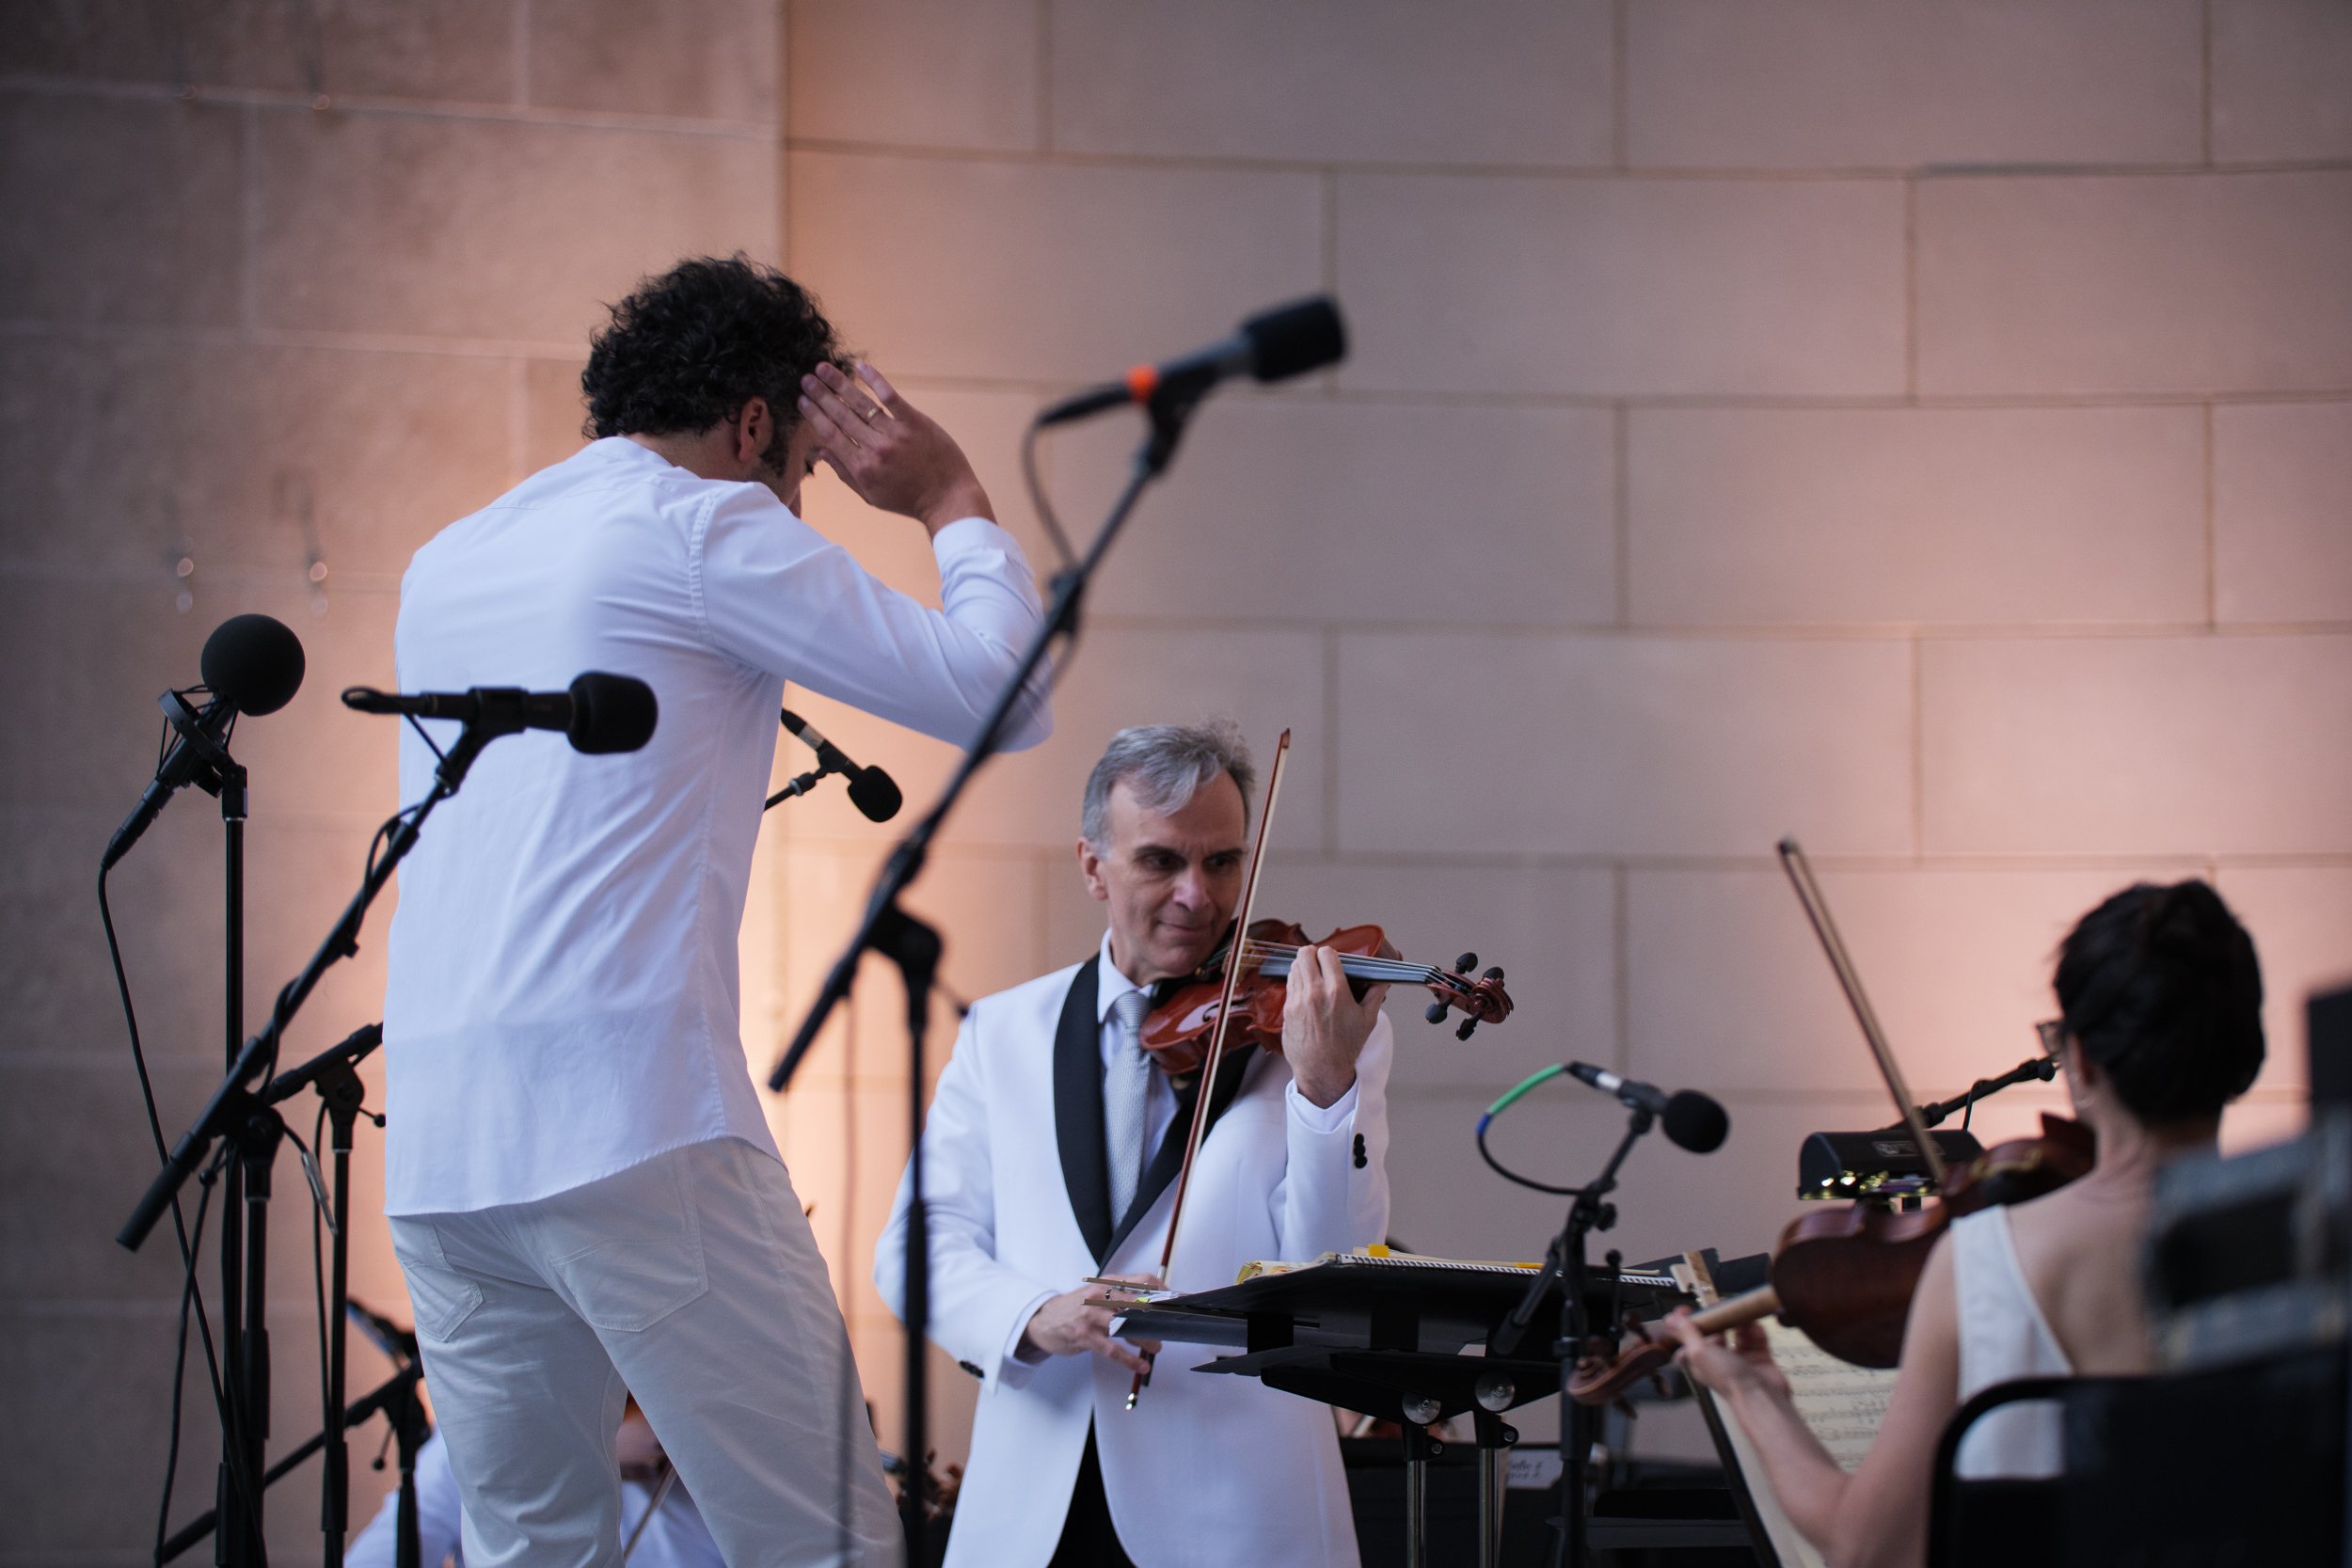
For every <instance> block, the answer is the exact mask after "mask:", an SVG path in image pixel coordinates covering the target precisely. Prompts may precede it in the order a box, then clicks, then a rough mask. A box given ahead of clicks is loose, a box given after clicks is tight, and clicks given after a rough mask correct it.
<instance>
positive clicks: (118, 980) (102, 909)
mask: <svg viewBox="0 0 2352 1568" xmlns="http://www.w3.org/2000/svg"><path fill="white" fill-rule="evenodd" d="M157 766H158V767H159V768H160V767H161V764H158V765H157ZM112 871H113V868H112V867H111V866H106V867H102V868H101V869H100V870H99V873H98V919H99V923H100V924H101V925H102V926H103V927H105V929H106V956H107V958H109V959H110V960H111V961H112V962H113V964H114V972H115V994H116V995H117V996H118V997H119V998H120V1000H121V1002H122V1022H123V1027H124V1029H125V1030H126V1031H128V1033H129V1035H130V1038H131V1063H132V1066H134V1067H135V1068H136V1069H138V1075H139V1100H140V1102H141V1104H142V1105H144V1106H145V1108H146V1111H147V1131H148V1134H149V1135H150V1136H151V1137H152V1138H153V1139H154V1142H155V1163H156V1164H159V1165H160V1164H164V1163H165V1162H166V1161H167V1160H168V1159H169V1157H170V1156H169V1152H168V1151H167V1149H166V1148H165V1146H164V1124H163V1121H162V1119H161V1118H160V1117H158V1116H157V1115H156V1113H155V1085H154V1082H153V1080H152V1079H151V1077H150V1076H149V1075H148V1070H147V1050H146V1047H145V1045H144V1044H143V1043H142V1042H141V1040H140V1038H139V1015H138V1009H137V1007H135V1006H134V1005H133V1004H132V1001H131V976H130V974H129V972H128V971H126V970H125V969H124V968H123V964H122V943H121V942H120V941H119V939H118V938H117V937H116V935H115V915H114V908H113V905H112V904H111V903H110V902H109V901H108V899H107V896H106V879H107V877H108V876H109V875H111V874H112ZM210 1197H211V1194H210V1192H209V1191H208V1192H207V1193H206V1194H205V1195H204V1199H205V1200H206V1201H209V1199H210ZM197 1214H198V1220H199V1223H198V1227H197V1230H196V1233H195V1234H194V1235H193V1236H191V1234H190V1232H189V1229H188V1225H187V1221H186V1219H185V1217H184V1216H183V1214H182V1212H181V1209H180V1199H179V1197H178V1196H177V1195H174V1196H173V1197H172V1200H171V1229H172V1234H173V1236H174V1237H175V1238H176V1239H177V1240H178V1242H179V1243H180V1267H181V1270H182V1272H183V1275H185V1278H186V1281H187V1284H186V1287H185V1289H183V1291H182V1294H181V1303H180V1316H181V1324H180V1354H181V1357H182V1368H183V1370H184V1367H185V1357H186V1354H187V1313H188V1307H189V1301H190V1292H191V1291H194V1305H195V1307H196V1328H197V1337H198V1339H199V1342H200V1343H201V1344H202V1345H203V1347H204V1373H205V1377H206V1380H207V1381H208V1382H209V1383H210V1384H211V1386H212V1390H213V1408H214V1410H215V1412H216V1413H217V1415H218V1416H219V1418H220V1423H221V1427H222V1430H223V1431H229V1430H232V1429H233V1428H235V1426H236V1425H237V1421H236V1418H235V1415H234V1413H233V1412H232V1411H231V1410H230V1403H229V1393H228V1389H227V1388H226V1387H225V1386H223V1385H222V1383H221V1377H220V1356H219V1354H218V1352H217V1351H215V1348H214V1345H213V1323H212V1317H211V1314H209V1313H207V1312H206V1311H205V1310H204V1296H203V1293H202V1292H201V1291H195V1288H194V1281H195V1278H196V1262H197V1257H198V1253H199V1248H200V1246H201V1243H202V1242H203V1227H202V1215H203V1205H202V1203H201V1202H199V1205H198V1209H197ZM180 1375H181V1373H180V1372H178V1371H175V1372H174V1373H173V1375H172V1385H171V1403H172V1436H171V1449H172V1463H173V1464H174V1465H177V1463H178V1458H179V1449H180V1417H179V1410H180ZM243 1463H244V1460H243V1458H242V1450H239V1453H238V1454H237V1455H233V1456H232V1457H231V1458H230V1464H231V1465H242V1464H243ZM170 1500H171V1478H170V1475H169V1474H168V1473H167V1474H166V1476H165V1480H164V1501H165V1505H166V1506H167V1507H168V1506H169V1505H170ZM159 1539H160V1537H159Z"/></svg>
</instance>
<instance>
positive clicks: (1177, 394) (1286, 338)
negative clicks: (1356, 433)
mask: <svg viewBox="0 0 2352 1568" xmlns="http://www.w3.org/2000/svg"><path fill="white" fill-rule="evenodd" d="M1346 356H1347V327H1346V325H1345V324H1344V323H1343V322H1342V321H1341V320H1340V308H1339V305H1338V303H1337V302H1336V301H1334V300H1333V299H1332V298H1331V297H1330V296H1329V295H1327V294H1318V295H1316V296H1315V297H1314V298H1312V299H1301V300H1295V301H1293V302H1292V303H1290V304H1288V305H1278V306H1276V307H1275V308H1274V309H1271V310H1262V311H1260V312H1259V313H1258V314H1257V315H1254V316H1252V317H1250V318H1249V319H1248V321H1246V322H1244V323H1242V324H1241V329H1240V330H1239V331H1237V332H1235V333H1234V334H1233V335H1232V337H1230V338H1227V339H1225V340H1224V341H1221V342H1215V343H1211V344H1210V345H1209V346H1208V347H1207V348H1204V349H1202V350H1200V352H1199V353H1198V354H1188V355H1186V356H1184V357H1183V358H1182V359H1170V360H1168V362H1167V363H1165V364H1159V365H1137V366H1136V368H1135V369H1133V370H1131V371H1129V372H1127V373H1126V374H1125V375H1124V376H1122V377H1121V378H1120V379H1119V380H1117V381H1112V382H1106V383H1104V385H1102V386H1100V387H1094V388H1089V389H1088V390H1086V391H1083V392H1077V393H1073V394H1072V395H1071V396H1069V397H1066V398H1064V399H1062V400H1061V401H1060V402H1059V403H1057V404H1052V405H1051V406H1049V407H1048V408H1047V409H1046V410H1045V412H1043V413H1042V414H1040V415H1039V416H1038V417H1037V422H1038V423H1039V424H1040V425H1052V424H1067V423H1068V422H1069V421H1070V420H1082V419H1084V418H1086V417H1087V416H1088V415H1089V414H1096V413H1100V412H1101V411H1102V410H1104V409H1105V408H1116V407H1118V406H1119V405H1120V404H1128V403H1150V402H1152V400H1153V399H1154V398H1167V399H1174V400H1179V401H1181V400H1184V399H1188V398H1197V397H1200V395H1201V394H1202V393H1204V392H1206V391H1208V390H1209V388H1212V387H1215V386H1216V384H1217V383H1218V382H1220V381H1225V380H1228V379H1230V378H1232V377H1233V376H1237V375H1249V376H1254V377H1256V378H1257V379H1258V380H1260V381H1288V380H1289V379H1290V378H1291V377H1292V376H1295V375H1304V374H1306V373H1307V372H1309V371H1319V370H1321V369H1322V368H1323V367H1324V366H1326V365H1330V364H1336V363H1338V362H1339V361H1340V360H1341V359H1343V358H1345V357H1346Z"/></svg>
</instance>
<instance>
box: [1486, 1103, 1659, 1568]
mask: <svg viewBox="0 0 2352 1568" xmlns="http://www.w3.org/2000/svg"><path fill="white" fill-rule="evenodd" d="M1654 1120H1655V1118H1654V1117H1652V1116H1651V1115H1650V1113H1649V1112H1647V1111H1645V1110H1644V1109H1642V1108H1641V1107H1640V1106H1638V1105H1637V1106H1634V1107H1633V1108H1632V1109H1631V1112H1630V1114H1629V1116H1628V1117H1627V1118H1626V1130H1625V1136H1624V1137H1622V1138H1620V1139H1618V1140H1617V1148H1616V1152H1614V1153H1613V1154H1611V1155H1610V1156H1609V1164H1607V1165H1605V1166H1603V1167H1602V1169H1601V1173H1600V1175H1599V1176H1598V1177H1597V1178H1595V1179H1594V1180H1593V1182H1592V1184H1591V1185H1589V1186H1584V1187H1579V1188H1577V1189H1576V1192H1575V1201H1574V1202H1573V1203H1571V1204H1570V1205H1569V1206H1568V1218H1567V1223H1566V1224H1565V1225H1564V1226H1562V1227H1561V1229H1560V1234H1559V1235H1557V1236H1554V1237H1553V1238H1552V1239H1551V1245H1550V1246H1549V1248H1547V1249H1546V1251H1545V1253H1544V1267H1543V1272H1542V1273H1540V1274H1538V1275H1536V1276H1535V1277H1534V1278H1533V1279H1531V1280H1529V1281H1528V1282H1527V1290H1526V1291H1525V1292H1524V1293H1522V1294H1521V1295H1520V1297H1519V1301H1518V1306H1516V1307H1512V1308H1511V1315H1510V1316H1509V1317H1507V1318H1505V1319H1504V1320H1503V1323H1502V1328H1501V1329H1500V1330H1499V1331H1498V1332H1497V1333H1496V1334H1495V1336H1494V1341H1493V1343H1492V1345H1491V1346H1490V1347H1489V1349H1490V1350H1491V1352H1492V1353H1493V1354H1497V1355H1508V1354H1511V1353H1512V1352H1513V1351H1515V1350H1517V1349H1518V1344H1519V1339H1520V1337H1521V1336H1522V1335H1524V1334H1525V1333H1526V1332H1527V1328H1528V1325H1529V1323H1531V1322H1533V1321H1534V1316H1535V1308H1536V1307H1538V1306H1540V1305H1541V1304H1542V1302H1543V1299H1544V1295H1545V1292H1546V1291H1549V1290H1550V1289H1551V1286H1552V1283H1553V1281H1555V1280H1557V1281H1560V1282H1561V1285H1562V1290H1561V1295H1560V1337H1559V1338H1557V1339H1554V1340H1553V1341H1552V1343H1551V1354H1552V1355H1553V1357H1554V1358H1555V1359H1556V1360H1558V1361H1559V1363H1560V1407H1561V1408H1560V1520H1559V1525H1560V1536H1559V1539H1558V1540H1557V1541H1556V1542H1555V1543H1554V1544H1553V1554H1552V1561H1553V1562H1554V1563H1557V1564H1565V1568H1588V1564H1589V1562H1590V1556H1589V1552H1588V1548H1587V1544H1586V1542H1585V1528H1584V1526H1585V1516H1586V1514H1587V1513H1588V1512H1589V1510H1590V1507H1591V1502H1590V1499H1589V1498H1588V1497H1586V1496H1585V1471H1586V1470H1587V1469H1588V1468H1589V1467H1590V1465H1591V1460H1592V1451H1593V1442H1594V1433H1593V1421H1594V1418H1595V1413H1594V1412H1593V1410H1592V1409H1591V1408H1589V1407H1588V1406H1585V1405H1581V1404H1579V1403H1577V1402H1575V1401H1574V1400H1572V1399H1569V1398H1568V1393H1567V1390H1568V1382H1569V1379H1570V1378H1571V1377H1572V1376H1573V1375H1574V1374H1575V1371H1576V1361H1577V1357H1578V1356H1579V1355H1581V1354H1583V1349H1584V1342H1585V1340H1586V1338H1589V1337H1590V1336H1591V1335H1592V1332H1593V1327H1592V1323H1591V1322H1590V1314H1589V1312H1588V1311H1587V1310H1586V1304H1585V1300H1584V1291H1585V1288H1586V1283H1587V1279H1588V1277H1589V1272H1588V1271H1589V1265H1588V1264H1587V1262H1586V1260H1585V1243H1586V1242H1587V1241H1588V1239H1589V1238H1590V1237H1591V1235H1592V1233H1593V1232H1594V1231H1596V1230H1607V1229H1609V1228H1610V1227H1613V1226H1614V1225H1615V1224H1616V1223H1617V1206H1616V1205H1615V1204H1613V1203H1608V1202H1604V1201H1603V1199H1605V1198H1606V1197H1607V1196H1608V1195H1609V1194H1610V1193H1612V1192H1613V1191H1615V1190H1616V1185H1617V1167H1618V1166H1620V1165H1622V1164H1625V1157H1626V1156H1627V1155H1628V1154H1630V1153H1631V1152H1632V1151H1633V1146H1634V1144H1635V1143H1637V1142H1639V1141H1640V1139H1641V1137H1642V1134H1644V1133H1645V1132H1648V1131H1649V1130H1650V1127H1651V1124H1652V1122H1653V1121H1654ZM1618 1262H1619V1259H1618V1256H1617V1254H1616V1253H1615V1252H1614V1251H1612V1252H1611V1253H1610V1254H1609V1257H1608V1267H1609V1277H1610V1279H1611V1281H1612V1282H1614V1281H1615V1279H1616V1277H1617V1265H1618ZM1609 1327H1610V1332H1611V1333H1612V1334H1614V1333H1615V1331H1616V1324H1615V1323H1613V1322H1612V1323H1611V1324H1610V1325H1609Z"/></svg>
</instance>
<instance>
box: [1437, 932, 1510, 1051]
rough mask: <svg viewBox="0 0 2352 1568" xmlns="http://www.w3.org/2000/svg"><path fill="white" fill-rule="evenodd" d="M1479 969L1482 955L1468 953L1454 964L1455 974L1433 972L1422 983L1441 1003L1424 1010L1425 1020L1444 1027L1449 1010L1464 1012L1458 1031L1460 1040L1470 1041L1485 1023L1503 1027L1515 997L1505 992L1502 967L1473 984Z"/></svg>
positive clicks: (1444, 971)
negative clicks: (1472, 1034) (1472, 976)
mask: <svg viewBox="0 0 2352 1568" xmlns="http://www.w3.org/2000/svg"><path fill="white" fill-rule="evenodd" d="M1477 967H1478V955H1477V954H1475V953H1465V954H1463V955H1462V956H1461V957H1460V958H1456V959H1454V967H1453V968H1452V969H1451V970H1443V969H1435V968H1433V969H1432V970H1431V971H1430V974H1429V977H1428V978H1426V979H1425V980H1423V982H1422V983H1423V984H1424V985H1426V986H1428V988H1429V990H1431V992H1432V993H1434V994H1435V995H1436V997H1437V1000H1436V1001H1434V1002H1432V1003H1430V1004H1429V1006H1427V1007H1425V1008H1423V1009H1422V1015H1421V1016H1422V1017H1423V1018H1425V1019H1427V1020H1428V1021H1429V1022H1432V1023H1443V1022H1445V1021H1446V1013H1447V1011H1448V1009H1450V1008H1456V1007H1458V1008H1460V1009H1461V1011H1462V1014H1463V1017H1462V1022H1461V1026H1460V1027H1459V1028H1457V1029H1455V1030H1454V1038H1455V1039H1457V1040H1466V1039H1468V1038H1470V1033H1471V1031H1472V1030H1474V1029H1476V1028H1477V1027H1478V1026H1479V1025H1480V1024H1482V1023H1501V1022H1502V1021H1503V1020H1504V1019H1506V1018H1509V1017H1510V1016H1511V1008H1512V1006H1513V1004H1512V1001H1511V993H1510V992H1509V991H1507V990H1503V989H1502V966H1501V965H1496V966H1494V967H1492V968H1489V969H1488V970H1487V971H1486V974H1483V975H1481V976H1479V977H1478V978H1477V979H1475V980H1473V979H1471V978H1470V971H1471V970H1473V969H1476V968H1477Z"/></svg>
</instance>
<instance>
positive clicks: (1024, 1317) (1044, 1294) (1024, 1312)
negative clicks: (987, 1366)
mask: <svg viewBox="0 0 2352 1568" xmlns="http://www.w3.org/2000/svg"><path fill="white" fill-rule="evenodd" d="M1056 1294H1057V1292H1056V1291H1041V1292H1040V1293H1039V1294H1038V1295H1037V1297H1036V1298H1035V1299H1033V1300H1032V1301H1031V1302H1030V1303H1029V1304H1028V1305H1027V1306H1026V1307H1023V1308H1022V1309H1021V1310H1020V1311H1018V1312H1016V1313H1014V1314H1013V1319H1012V1333H1011V1334H1010V1335H1009V1336H1007V1338H1006V1339H1005V1348H1004V1350H1003V1351H1002V1352H1001V1353H999V1354H998V1355H997V1357H996V1381H997V1382H999V1383H1001V1384H1003V1385H1004V1386H1006V1387H1008V1388H1018V1387H1020V1386H1022V1385H1023V1384H1025V1383H1026V1382H1028V1381H1029V1374H1030V1373H1031V1372H1033V1371H1035V1370H1037V1369H1038V1368H1040V1367H1041V1366H1043V1365H1044V1364H1045V1360H1046V1357H1045V1356H1044V1355H1043V1354H1039V1356H1038V1357H1037V1359H1036V1360H1034V1361H1032V1360H1029V1359H1027V1358H1025V1356H1023V1355H1022V1354H1021V1337H1022V1336H1023V1335H1024V1334H1026V1333H1027V1332H1028V1331H1029V1320H1030V1319H1031V1318H1034V1317H1036V1316H1037V1309H1038V1308H1039V1307H1042V1306H1044V1305H1045V1304H1046V1303H1047V1302H1049V1301H1051V1300H1053V1299H1054V1297H1055V1295H1056Z"/></svg>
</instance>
